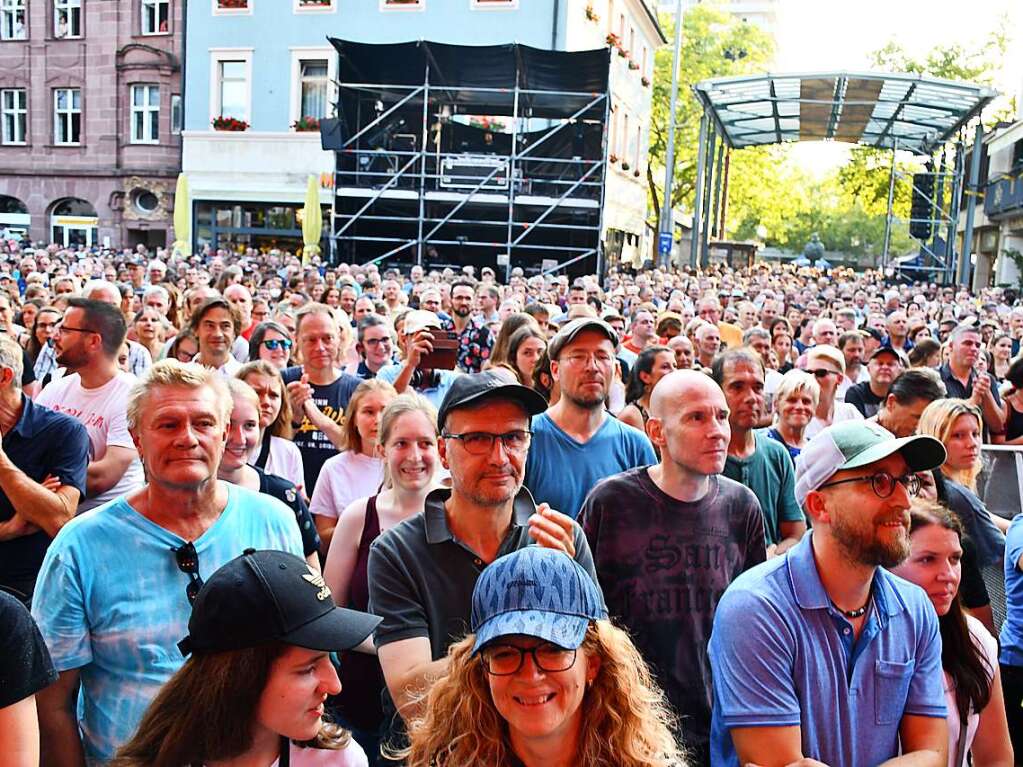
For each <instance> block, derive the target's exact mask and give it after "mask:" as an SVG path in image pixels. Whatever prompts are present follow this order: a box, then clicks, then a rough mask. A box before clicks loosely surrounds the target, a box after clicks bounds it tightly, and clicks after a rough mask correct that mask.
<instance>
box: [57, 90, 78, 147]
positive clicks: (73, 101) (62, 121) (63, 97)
mask: <svg viewBox="0 0 1023 767" xmlns="http://www.w3.org/2000/svg"><path fill="white" fill-rule="evenodd" d="M53 143H54V144H57V145H59V146H77V145H78V144H80V143H82V91H81V90H80V89H78V88H57V89H56V90H55V91H54V92H53Z"/></svg>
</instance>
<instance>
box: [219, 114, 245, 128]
mask: <svg viewBox="0 0 1023 767" xmlns="http://www.w3.org/2000/svg"><path fill="white" fill-rule="evenodd" d="M210 124H211V125H212V126H213V129H214V130H220V131H243V130H247V129H248V127H249V124H248V123H247V122H245V121H244V120H239V119H237V118H235V117H224V116H223V115H221V116H220V117H214V118H213V120H212V122H211V123H210Z"/></svg>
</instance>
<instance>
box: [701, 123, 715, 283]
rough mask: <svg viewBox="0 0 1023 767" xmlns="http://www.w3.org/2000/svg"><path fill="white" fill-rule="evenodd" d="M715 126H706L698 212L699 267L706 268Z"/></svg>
mask: <svg viewBox="0 0 1023 767" xmlns="http://www.w3.org/2000/svg"><path fill="white" fill-rule="evenodd" d="M717 138H718V134H717V126H716V125H715V124H714V123H713V122H711V123H710V125H709V126H707V157H706V163H705V167H704V177H703V182H702V183H703V210H702V211H701V212H700V220H701V221H702V222H703V226H702V227H701V229H700V268H701V269H706V268H707V264H708V261H709V254H708V245H709V244H710V229H711V225H712V224H713V222H712V221H711V220H710V203H711V199H710V198H711V191H712V188H713V184H714V148H715V147H716V145H717Z"/></svg>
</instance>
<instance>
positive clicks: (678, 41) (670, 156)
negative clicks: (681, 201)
mask: <svg viewBox="0 0 1023 767" xmlns="http://www.w3.org/2000/svg"><path fill="white" fill-rule="evenodd" d="M681 51H682V0H678V2H677V3H676V4H675V52H674V54H673V57H672V59H671V112H670V113H669V114H670V118H669V123H668V146H667V149H666V151H665V155H664V202H663V203H661V220H660V222H659V224H660V225H659V227H658V231H659V232H662V233H667V234H670V235H671V236H672V241H674V237H675V216H674V211H673V206H672V204H671V191H672V190H671V187H672V182H673V181H674V180H675V113H676V111H677V110H678V68H679V67H678V64H679V59H680V58H681ZM657 263H658V264H660V265H663V266H670V265H671V252H670V251H669V252H668V254H667V255H665V256H663V257H662V256H661V255H660V249H658V253H657Z"/></svg>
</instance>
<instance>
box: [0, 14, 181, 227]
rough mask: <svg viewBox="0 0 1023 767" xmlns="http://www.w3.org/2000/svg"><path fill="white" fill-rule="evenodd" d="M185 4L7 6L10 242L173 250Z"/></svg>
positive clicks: (2, 56)
mask: <svg viewBox="0 0 1023 767" xmlns="http://www.w3.org/2000/svg"><path fill="white" fill-rule="evenodd" d="M183 4H184V3H183V0H5V1H4V2H3V3H0V230H2V229H3V228H5V227H6V228H7V229H8V230H9V231H13V232H15V233H18V232H19V231H23V232H25V233H26V234H27V235H28V237H29V238H30V239H32V240H33V241H35V242H58V243H64V244H70V243H82V244H85V245H90V246H91V245H100V246H111V247H132V246H134V245H137V244H140V243H141V244H146V245H148V246H161V247H162V246H165V245H166V244H167V243H168V241H169V240H170V239H171V234H172V232H171V228H172V213H173V196H174V185H175V178H176V176H177V173H178V171H179V169H180V167H181V135H180V130H181V127H180V122H181V110H182V106H181V82H182V59H181V56H182V52H183V45H182V41H183V31H184V30H183V17H182V6H183ZM26 230H27V231H26Z"/></svg>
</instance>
